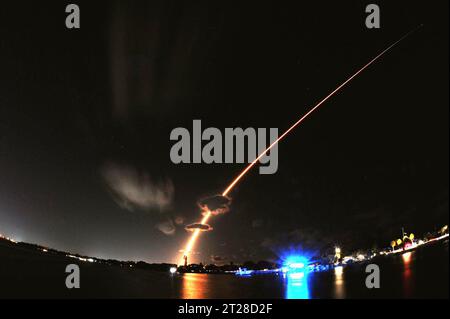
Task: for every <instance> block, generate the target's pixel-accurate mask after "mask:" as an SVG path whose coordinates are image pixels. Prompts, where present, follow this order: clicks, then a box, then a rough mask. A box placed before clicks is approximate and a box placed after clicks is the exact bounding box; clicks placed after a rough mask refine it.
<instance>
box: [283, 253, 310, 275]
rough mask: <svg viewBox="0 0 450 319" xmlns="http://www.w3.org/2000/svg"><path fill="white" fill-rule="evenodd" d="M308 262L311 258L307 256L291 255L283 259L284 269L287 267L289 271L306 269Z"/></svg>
mask: <svg viewBox="0 0 450 319" xmlns="http://www.w3.org/2000/svg"><path fill="white" fill-rule="evenodd" d="M308 263H309V260H308V258H307V257H304V256H301V255H291V256H288V257H287V258H286V259H285V260H284V261H283V269H287V271H288V272H298V271H304V270H305V266H306V265H308Z"/></svg>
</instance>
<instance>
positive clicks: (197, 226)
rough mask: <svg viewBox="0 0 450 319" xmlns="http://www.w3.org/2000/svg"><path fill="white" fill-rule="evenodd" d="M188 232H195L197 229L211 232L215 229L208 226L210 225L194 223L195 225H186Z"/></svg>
mask: <svg viewBox="0 0 450 319" xmlns="http://www.w3.org/2000/svg"><path fill="white" fill-rule="evenodd" d="M184 229H186V230H187V231H194V230H196V229H199V230H200V231H211V230H213V228H212V227H211V226H210V225H208V224H200V223H194V224H189V225H186V227H185V228H184Z"/></svg>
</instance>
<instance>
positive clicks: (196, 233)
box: [183, 25, 422, 255]
mask: <svg viewBox="0 0 450 319" xmlns="http://www.w3.org/2000/svg"><path fill="white" fill-rule="evenodd" d="M421 27H422V25H419V26H418V27H416V28H415V29H413V30H411V31H409V32H408V33H406V34H405V35H404V36H402V37H401V38H400V39H398V40H397V41H395V42H394V43H392V44H391V45H390V46H388V47H387V48H386V49H384V50H383V51H381V53H379V54H378V55H377V56H375V57H374V58H373V59H372V60H370V61H369V62H368V63H367V64H366V65H364V66H363V67H361V68H360V69H359V70H358V71H356V72H355V73H354V74H353V75H351V76H350V77H349V78H348V79H346V80H345V81H344V82H342V83H341V84H340V85H339V86H338V87H337V88H335V89H334V90H333V91H331V92H330V93H329V94H328V95H327V96H326V97H324V98H323V99H322V100H320V101H319V102H318V103H317V104H316V105H315V106H314V107H312V108H311V109H310V110H309V111H308V112H307V113H306V114H304V115H303V116H302V117H301V118H300V119H299V120H297V122H295V123H294V124H292V126H291V127H289V128H288V129H287V130H286V131H285V132H284V133H283V134H281V135H280V136H279V137H278V138H277V139H276V140H275V141H274V142H273V143H272V144H270V145H269V147H267V148H266V149H265V150H264V151H263V152H262V153H261V154H259V155H258V157H257V158H255V159H254V160H253V161H252V162H251V163H250V164H248V165H247V167H246V168H245V169H244V170H243V171H242V172H241V173H240V174H239V175H238V176H236V178H235V179H234V180H233V181H232V182H231V183H230V184H229V185H228V186H227V188H226V189H225V190H224V191H223V193H222V196H226V195H228V193H229V192H230V191H231V190H232V189H233V188H234V186H236V184H237V183H238V182H239V181H240V180H241V179H242V178H243V177H244V176H245V174H247V172H248V171H249V170H250V169H251V168H252V167H253V166H255V164H256V163H257V162H258V161H259V160H260V159H261V158H262V157H263V156H264V155H265V154H266V153H267V152H268V151H270V150H271V149H272V148H273V147H274V146H275V145H276V144H278V142H280V141H281V140H282V139H283V138H284V137H286V135H288V134H289V133H290V132H291V131H292V130H293V129H295V128H296V127H297V126H298V125H299V124H300V123H302V122H303V121H304V120H305V119H306V118H307V117H308V116H310V115H311V114H312V113H313V112H314V111H315V110H317V109H318V108H319V107H320V106H321V105H322V104H323V103H325V102H326V101H327V100H328V99H330V98H331V97H332V96H333V95H335V94H336V93H337V92H339V91H340V90H341V89H342V88H343V87H344V86H346V85H347V84H348V83H349V82H350V81H351V80H353V79H354V78H355V77H357V76H358V75H359V74H360V73H361V72H363V71H364V70H365V69H366V68H368V67H369V66H370V65H371V64H373V63H374V62H375V61H377V60H378V59H379V58H381V57H382V56H383V55H384V54H385V53H387V52H388V51H389V50H391V49H392V48H393V47H395V46H396V45H397V44H398V43H399V42H401V41H402V40H404V39H405V38H406V37H408V36H409V35H410V34H412V33H413V32H415V31H417V30H418V29H419V28H421ZM210 217H211V212H210V211H207V212H206V213H205V214H204V216H203V219H202V221H201V223H202V224H205V223H207V222H208V220H209V218H210ZM199 235H200V230H199V229H196V230H195V231H194V233H193V234H192V236H191V238H190V239H189V241H188V243H187V245H186V248H185V249H184V251H183V252H184V254H185V255H188V254H189V253H190V252H191V251H192V249H193V248H194V246H195V243H196V241H197V238H198V236H199Z"/></svg>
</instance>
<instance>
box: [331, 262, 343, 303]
mask: <svg viewBox="0 0 450 319" xmlns="http://www.w3.org/2000/svg"><path fill="white" fill-rule="evenodd" d="M334 277H335V278H334V294H335V297H336V298H339V299H342V298H345V285H344V284H345V283H344V267H342V266H338V267H335V268H334Z"/></svg>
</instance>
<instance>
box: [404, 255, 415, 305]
mask: <svg viewBox="0 0 450 319" xmlns="http://www.w3.org/2000/svg"><path fill="white" fill-rule="evenodd" d="M412 254H413V252H407V253H403V255H402V260H403V292H404V295H405V297H410V296H411V295H412V291H413V283H412V282H413V280H412V270H411V258H412Z"/></svg>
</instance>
